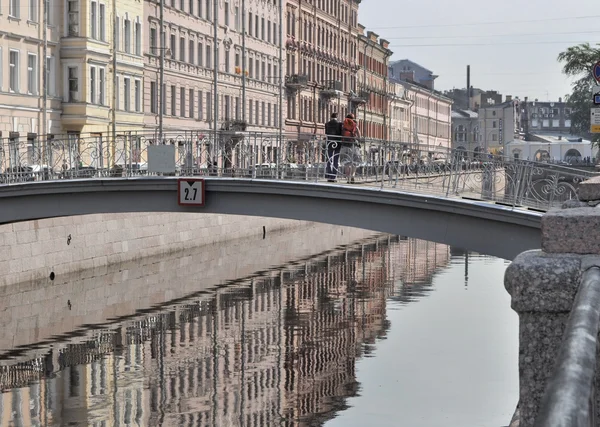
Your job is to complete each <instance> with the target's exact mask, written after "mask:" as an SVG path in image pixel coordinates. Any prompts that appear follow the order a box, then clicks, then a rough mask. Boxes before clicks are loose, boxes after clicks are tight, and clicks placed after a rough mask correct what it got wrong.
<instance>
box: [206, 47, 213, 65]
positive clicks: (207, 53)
mask: <svg viewBox="0 0 600 427" xmlns="http://www.w3.org/2000/svg"><path fill="white" fill-rule="evenodd" d="M211 55H212V49H211V48H210V46H209V45H206V68H211V65H210V64H211Z"/></svg>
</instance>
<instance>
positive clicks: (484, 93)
mask: <svg viewBox="0 0 600 427" xmlns="http://www.w3.org/2000/svg"><path fill="white" fill-rule="evenodd" d="M502 99H503V97H502V94H501V93H498V92H497V91H495V90H481V89H476V88H472V89H471V98H470V100H469V108H470V109H471V110H473V111H479V109H480V108H484V107H491V106H494V105H499V104H502ZM510 100H512V97H511V96H507V97H506V101H510Z"/></svg>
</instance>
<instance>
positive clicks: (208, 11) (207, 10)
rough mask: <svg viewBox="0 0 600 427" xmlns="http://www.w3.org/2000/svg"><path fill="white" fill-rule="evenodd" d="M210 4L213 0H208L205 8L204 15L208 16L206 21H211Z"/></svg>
mask: <svg viewBox="0 0 600 427" xmlns="http://www.w3.org/2000/svg"><path fill="white" fill-rule="evenodd" d="M210 2H211V0H206V7H205V8H204V13H205V14H206V19H208V20H209V21H210Z"/></svg>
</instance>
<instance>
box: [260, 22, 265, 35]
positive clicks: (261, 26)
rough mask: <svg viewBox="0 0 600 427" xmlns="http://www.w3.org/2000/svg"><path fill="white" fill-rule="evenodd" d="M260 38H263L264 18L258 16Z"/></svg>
mask: <svg viewBox="0 0 600 427" xmlns="http://www.w3.org/2000/svg"><path fill="white" fill-rule="evenodd" d="M260 24H261V25H260V38H261V40H265V18H260Z"/></svg>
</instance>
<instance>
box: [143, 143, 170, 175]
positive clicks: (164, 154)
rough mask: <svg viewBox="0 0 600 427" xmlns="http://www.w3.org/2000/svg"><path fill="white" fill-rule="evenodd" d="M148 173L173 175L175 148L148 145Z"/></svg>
mask: <svg viewBox="0 0 600 427" xmlns="http://www.w3.org/2000/svg"><path fill="white" fill-rule="evenodd" d="M148 172H150V173H175V146H174V145H148Z"/></svg>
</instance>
